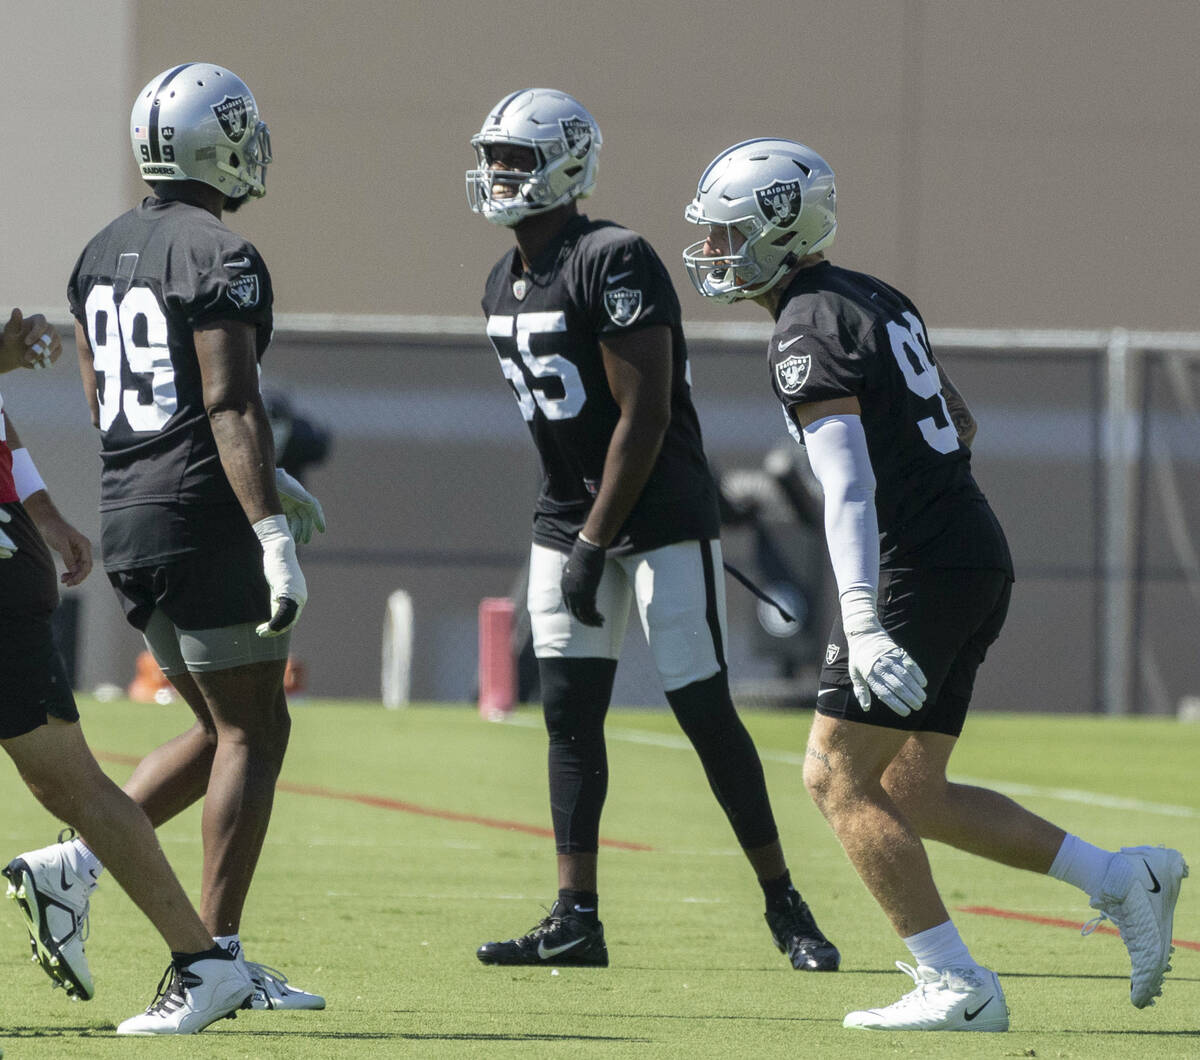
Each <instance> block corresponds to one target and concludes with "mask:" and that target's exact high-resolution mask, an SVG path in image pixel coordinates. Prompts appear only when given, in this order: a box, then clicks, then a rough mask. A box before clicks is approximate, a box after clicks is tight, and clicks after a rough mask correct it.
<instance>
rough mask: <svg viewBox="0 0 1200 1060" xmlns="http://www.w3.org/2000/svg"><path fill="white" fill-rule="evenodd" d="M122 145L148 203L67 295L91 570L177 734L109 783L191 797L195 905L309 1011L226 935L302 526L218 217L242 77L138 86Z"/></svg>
mask: <svg viewBox="0 0 1200 1060" xmlns="http://www.w3.org/2000/svg"><path fill="white" fill-rule="evenodd" d="M130 137H131V142H132V146H133V153H134V158H135V160H136V161H137V163H138V166H139V169H140V172H141V175H142V177H143V179H144V180H146V181H147V182H148V183H149V185H150V187H151V189H152V190H153V195H151V196H150V197H148V198H146V199H144V200H143V201H142V202H141V204H140V205H138V206H136V207H134V208H133V209H132V210H130V211H128V212H127V213H125V214H122V215H121V216H120V217H118V218H117V219H116V220H114V221H113V222H112V223H110V224H109V225H107V226H106V227H105V228H104V229H102V230H101V231H100V232H99V233H98V234H97V235H96V236H94V237H93V238H92V239H91V241H90V242H89V243H88V244H87V246H86V247H85V248H84V250H83V253H82V254H81V255H80V257H79V261H78V262H77V263H76V266H75V269H74V272H73V273H72V275H71V279H70V283H69V285H68V290H67V296H68V300H69V302H70V306H71V312H72V313H73V314H74V316H75V319H76V343H77V346H78V350H79V364H80V371H81V374H82V378H83V384H84V390H85V393H86V395H87V399H88V403H89V405H90V407H91V411H92V422H93V423H94V424H95V426H97V427H98V428H99V429H100V439H101V454H100V455H101V464H102V469H101V480H100V483H101V485H100V509H101V547H102V553H103V559H104V566H105V570H106V572H107V574H108V577H109V580H110V581H111V582H112V584H113V587H114V588H115V589H116V592H117V596H118V598H119V600H120V602H121V605H122V607H123V608H124V610H125V614H126V616H127V618H128V620H129V622H130V623H131V624H132V625H133V626H134V627H136V628H137V629H139V630H141V631H142V633H143V634H144V636H145V640H146V644H147V646H148V648H149V649H150V651H151V652H152V653H153V654H154V657H155V659H156V660H157V661H158V664H159V666H160V667H161V668H162V670H163V672H164V673H165V674H166V676H167V677H168V678H170V680H171V683H172V684H173V685H174V686H175V688H176V690H177V691H178V692H179V694H180V695H181V696H182V697H183V698H184V699H185V700H186V701H187V703H188V705H189V706H190V707H191V709H192V711H193V712H194V714H195V715H196V724H195V725H194V726H193V727H192V728H191V729H189V730H188V731H187V732H184V733H182V734H181V735H180V736H178V737H176V738H175V739H174V740H172V741H170V742H169V743H167V744H165V745H163V746H162V747H160V748H158V749H157V750H155V751H153V752H151V753H150V754H149V755H148V756H147V757H146V758H144V759H143V760H142V762H141V763H140V764H139V765H138V767H137V768H136V769H135V770H134V773H133V776H132V777H131V778H130V780H129V782H128V783H127V784H126V786H125V790H126V791H127V792H128V793H129V794H130V795H131V796H132V797H133V799H134V800H135V801H136V802H137V803H138V804H139V805H141V806H142V807H143V809H144V810H145V811H146V814H147V816H148V817H149V818H150V820H151V821H152V822H153V823H154V824H155V825H156V826H157V825H159V824H161V823H162V822H163V821H166V820H168V819H169V818H171V817H173V816H174V815H175V814H177V813H179V812H180V811H181V810H183V809H185V808H186V807H188V806H190V805H191V804H192V803H194V802H196V801H197V800H199V799H203V800H204V813H203V817H202V819H201V829H202V835H203V844H204V867H203V879H202V887H201V909H200V912H201V916H202V918H203V920H204V923H205V925H206V926H207V927H208V929H209V931H210V932H211V934H212V936H213V938H214V939H215V940H216V941H217V942H218V943H220V944H221V945H223V946H225V947H226V948H227V949H229V950H230V951H231V952H233V953H234V954H235V955H236V956H237V959H238V960H239V961H241V962H243V963H244V964H245V967H247V969H248V970H249V974H250V975H251V977H252V978H253V979H254V981H255V984H256V987H257V989H256V991H255V995H254V997H253V999H252V1002H251V1007H254V1008H322V1007H324V1000H323V999H322V998H320V997H318V996H317V995H314V994H308V993H305V992H304V991H300V990H296V989H294V988H292V987H289V986H288V985H287V984H286V980H285V979H284V978H283V977H282V976H278V975H277V974H275V973H273V972H272V971H271V970H270V969H269V968H268V967H266V966H263V965H258V964H254V963H251V962H245V960H244V955H243V954H242V948H241V942H240V938H239V929H240V921H241V916H242V908H243V905H244V903H245V899H246V893H247V891H248V890H249V888H250V883H251V879H252V878H253V875H254V869H255V865H256V864H257V861H258V857H259V853H260V851H261V848H262V843H263V839H264V837H265V835H266V831H267V825H268V823H269V821H270V816H271V804H272V800H273V798H274V794H275V781H276V778H277V776H278V774H279V769H280V767H281V765H282V763H283V757H284V752H285V750H286V748H287V742H288V732H289V728H290V724H291V723H290V719H289V717H288V708H287V702H286V699H285V697H284V691H283V675H284V667H285V664H286V660H287V654H288V640H289V637H288V631H289V630H290V629H291V628H292V626H293V625H294V624H295V622H296V620H297V618H298V617H299V615H300V611H301V608H302V607H303V606H304V603H305V600H306V598H307V588H306V586H305V582H304V575H303V573H302V572H301V570H300V566H299V563H298V562H297V559H296V546H295V541H294V540H293V532H292V530H291V529H290V528H289V515H290V516H291V517H292V518H291V522H292V523H293V524H294V525H295V526H296V527H297V529H299V528H300V525H301V524H303V523H305V522H307V524H308V526H309V527H311V525H312V524H313V522H320V518H319V516H320V513H319V506H317V504H316V501H315V500H314V498H312V497H311V496H310V495H309V494H307V493H306V492H305V491H304V490H303V488H302V487H300V486H299V485H298V484H296V483H295V482H294V481H293V480H291V479H290V478H289V477H288V476H286V475H283V474H282V473H278V472H277V471H276V469H275V466H274V464H275V461H274V453H273V446H272V440H271V429H270V424H269V422H268V419H267V415H266V412H265V410H264V408H263V402H262V397H261V394H260V392H259V362H260V360H261V359H262V356H263V354H264V353H265V351H266V348H267V344H268V343H269V341H270V338H271V329H272V312H271V303H272V291H271V278H270V274H269V273H268V271H267V267H266V265H265V264H264V262H263V260H262V258H261V256H260V255H259V253H258V251H257V250H256V249H255V248H254V246H252V245H251V244H250V243H249V242H248V241H247V240H245V239H244V238H242V237H241V236H239V235H237V234H235V233H234V232H232V231H230V230H229V229H228V228H227V227H226V226H225V225H224V224H223V223H222V220H221V218H222V214H223V213H224V212H225V211H229V210H233V209H236V208H238V207H240V206H241V205H242V204H243V203H245V202H246V201H248V200H250V199H254V198H259V197H261V196H262V195H264V194H265V192H266V186H265V179H266V166H267V164H268V163H269V162H270V161H271V153H270V138H269V135H268V132H267V127H266V125H265V124H264V123H263V122H262V121H261V120H260V119H259V112H258V106H257V104H256V103H255V100H254V97H253V95H251V93H250V90H249V89H248V88H247V87H246V85H245V83H244V82H243V81H242V80H241V78H239V77H237V75H235V74H233V73H231V72H230V71H229V70H226V69H224V68H222V67H219V66H215V65H212V64H209V63H183V64H182V65H179V66H175V67H173V68H171V69H169V70H166V71H164V72H163V73H161V74H159V75H158V76H157V77H155V78H154V79H153V80H152V81H150V83H149V84H147V85H146V87H145V88H144V89H142V91H141V92H140V93H139V94H138V97H137V99H136V100H135V101H134V105H133V111H132V114H131V117H130ZM309 532H311V530H310V531H309ZM86 838H87V837H86V835H85V836H84V839H86ZM23 859H24V860H25V861H26V863H28V864H30V865H31V866H32V867H33V868H34V869H35V871H36V873H37V880H38V883H39V886H41V885H42V883H43V882H44V884H45V886H46V887H47V888H51V887H53V885H54V880H55V879H57V876H58V870H59V867H60V865H67V866H69V867H71V868H73V869H75V870H76V871H77V872H78V875H79V876H80V877H82V878H84V879H86V878H88V875H89V873H91V872H93V871H94V870H96V869H98V867H99V866H98V863H97V861H96V858H95V856H94V854H93V853H92V851H91V850H89V849H88V847H87V845H86V844H85V843H84V842H83V841H82V840H80V839H76V840H73V841H71V842H68V843H63V844H59V845H57V846H52V847H48V848H45V849H44V850H42V851H35V852H31V853H30V854H26V855H23ZM188 989H189V986H188V983H187V982H186V981H184V980H183V979H181V978H179V977H176V980H175V983H174V984H173V987H172V989H171V990H169V991H167V993H166V994H165V996H164V997H162V998H160V999H159V1001H158V1002H157V1003H156V1004H155V1005H152V1006H151V1007H150V1009H148V1010H147V1012H146V1013H145V1014H144V1015H143V1016H142V1017H141V1018H140V1023H139V1024H138V1027H137V1028H135V1029H136V1031H137V1032H138V1033H152V1034H157V1033H178V1030H179V1027H180V1025H181V1016H180V1013H181V1012H183V1011H184V1010H185V1009H186V1007H187V1006H186V1004H183V1003H181V1000H180V996H181V995H182V996H184V997H186V996H187V991H188Z"/></svg>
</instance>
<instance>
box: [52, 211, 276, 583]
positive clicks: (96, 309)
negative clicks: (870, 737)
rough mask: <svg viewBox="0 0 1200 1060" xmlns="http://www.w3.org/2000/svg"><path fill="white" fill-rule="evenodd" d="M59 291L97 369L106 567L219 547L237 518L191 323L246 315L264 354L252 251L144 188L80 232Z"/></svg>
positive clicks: (265, 326) (267, 286) (265, 303)
mask: <svg viewBox="0 0 1200 1060" xmlns="http://www.w3.org/2000/svg"><path fill="white" fill-rule="evenodd" d="M67 297H68V300H69V302H70V306H71V312H72V314H73V315H74V316H75V318H76V319H77V320H79V321H80V322H81V323H82V324H83V326H84V328H85V329H86V330H87V334H88V339H89V341H90V343H91V347H92V353H93V356H94V364H95V369H96V384H97V397H98V398H99V403H100V432H101V452H100V457H101V462H102V471H101V479H100V511H101V513H102V514H101V524H102V525H101V531H102V544H103V552H104V562H105V566H106V567H108V568H109V569H112V570H120V569H124V568H128V567H135V566H143V565H146V564H149V563H154V562H159V561H161V560H163V559H165V558H168V557H170V556H173V555H180V554H182V553H185V552H189V551H195V550H198V549H203V548H204V547H205V545H206V543H210V544H209V545H208V547H213V546H215V544H217V543H218V542H219V541H220V536H221V535H220V532H219V528H220V527H221V526H222V525H223V524H227V523H230V522H232V524H233V525H238V520H239V517H240V522H241V523H245V521H246V520H245V517H244V515H242V514H241V508H240V506H239V505H238V503H237V499H236V497H235V496H234V493H233V490H232V488H231V487H230V485H229V480H228V479H227V478H226V476H225V472H224V470H223V469H222V467H221V462H220V458H219V456H218V453H217V447H216V443H215V441H214V440H213V435H212V429H211V428H210V426H209V423H208V417H207V416H206V414H205V411H204V401H203V394H202V388H201V380H200V369H199V364H198V362H197V360H196V348H195V344H194V342H193V332H194V330H195V329H196V328H197V327H198V326H200V325H202V324H205V323H210V322H212V321H217V320H233V321H239V322H244V323H247V324H250V325H252V326H253V327H254V328H255V331H256V333H257V355H258V357H259V359H260V360H261V358H262V355H263V353H264V352H265V350H266V348H267V344H268V343H269V342H270V339H271V329H272V316H271V303H272V298H273V296H272V290H271V277H270V274H269V273H268V272H267V267H266V265H265V264H264V263H263V260H262V258H261V257H260V256H259V254H258V251H257V250H255V249H254V247H253V246H252V245H251V244H250V243H248V242H247V241H246V240H245V239H243V238H242V237H241V236H238V235H236V234H234V233H233V232H231V231H230V230H229V229H228V228H226V227H225V226H224V225H223V224H222V223H221V221H220V220H218V219H217V218H216V217H214V216H213V215H212V214H210V213H209V212H208V211H207V210H203V209H201V208H200V207H197V206H192V205H190V204H188V203H183V202H178V201H164V200H161V199H156V198H148V199H145V200H144V201H143V202H142V203H141V204H140V205H139V206H137V207H135V208H134V209H132V210H130V211H129V212H128V213H126V214H123V215H122V216H120V217H118V218H117V219H116V220H115V221H113V222H112V223H111V224H109V225H108V226H107V227H106V228H104V229H103V230H102V231H101V232H100V233H99V234H98V235H96V236H95V237H94V238H93V239H92V241H91V242H90V243H88V245H87V246H86V247H85V248H84V250H83V253H82V254H81V255H80V257H79V261H78V262H77V263H76V265H75V270H74V272H73V273H72V274H71V280H70V283H69V285H68V288H67ZM239 529H240V527H239Z"/></svg>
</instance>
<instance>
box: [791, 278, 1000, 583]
mask: <svg viewBox="0 0 1200 1060" xmlns="http://www.w3.org/2000/svg"><path fill="white" fill-rule="evenodd" d="M768 359H769V361H770V367H771V384H772V386H773V387H774V388H775V394H776V396H777V397H778V398H779V400H780V401H781V402H782V403H783V407H784V412H785V414H786V416H787V419H788V426H789V428H790V429H791V430H792V432H793V434H795V435H796V436H797V438H798V439H800V440H802V435H801V434H800V432H799V431H798V430H797V429H796V426H795V421H794V420H793V417H792V414H791V411H790V410H791V409H792V408H794V407H795V406H798V405H805V404H809V403H810V402H814V401H828V400H831V399H834V398H841V397H849V396H853V397H856V398H858V401H859V404H860V406H861V408H862V425H863V431H864V433H865V434H866V438H867V451H868V453H869V455H870V458H871V467H872V468H873V470H874V472H875V507H876V511H877V513H878V516H879V538H880V562H881V565H882V567H883V568H885V569H906V568H908V569H911V568H918V567H975V568H985V569H990V568H995V569H1000V570H1005V571H1007V572H1008V573H1009V574H1010V575H1011V574H1012V560H1011V558H1010V557H1009V552H1008V545H1007V544H1006V542H1005V539H1004V533H1003V531H1002V530H1001V528H1000V524H999V522H998V521H997V520H996V517H995V515H994V514H993V513H992V510H991V508H990V507H989V505H988V503H987V500H986V499H985V498H984V495H983V493H982V492H981V490H980V489H979V486H978V485H977V484H976V482H975V478H974V476H973V475H972V474H971V452H970V450H969V449H968V448H967V447H966V446H965V445H963V444H962V443H961V442H960V441H959V438H958V434H957V432H956V431H955V429H954V424H953V423H952V422H951V419H950V413H949V410H948V409H947V407H946V400H945V398H944V397H943V395H942V388H941V379H940V377H939V375H938V370H937V361H936V360H935V358H934V355H933V349H932V348H931V346H930V343H929V338H928V335H927V334H926V331H925V324H924V322H923V321H922V320H921V316H920V314H919V313H918V312H917V308H916V306H914V305H913V303H912V302H911V301H909V299H908V298H906V297H905V296H904V295H903V294H901V293H900V292H899V291H897V290H896V289H895V288H893V287H889V286H888V285H887V284H885V283H883V282H882V281H880V280H877V279H876V278H875V277H873V276H868V275H865V274H863V273H857V272H851V271H849V270H848V269H842V268H839V267H837V266H835V265H832V264H830V263H829V262H822V263H820V264H818V265H814V266H812V267H811V268H806V269H802V270H800V272H799V273H798V274H797V275H796V277H795V279H794V280H793V281H792V282H791V283H790V284H789V286H788V288H787V290H786V291H785V292H784V295H783V298H782V299H781V301H780V304H779V309H778V313H777V316H776V323H775V331H774V334H773V335H772V337H771V341H770V346H769V348H768Z"/></svg>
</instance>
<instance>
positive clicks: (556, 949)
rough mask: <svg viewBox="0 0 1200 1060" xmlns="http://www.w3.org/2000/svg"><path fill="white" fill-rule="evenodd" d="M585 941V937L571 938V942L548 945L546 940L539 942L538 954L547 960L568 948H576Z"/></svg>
mask: <svg viewBox="0 0 1200 1060" xmlns="http://www.w3.org/2000/svg"><path fill="white" fill-rule="evenodd" d="M582 941H583V938H582V937H580V938H577V939H571V941H570V942H564V943H563V944H562V945H561V946H547V945H546V943H545V940H543V941H541V942H539V943H538V951H537V952H538V956H539V957H540V958H541V959H542V960H543V961H547V960H549V959H550V958H551V957H557V956H558V955H559V954H560V953H566V952H567V950H570V949H574V948H575V947H576V946H578V945H579V944H580V943H581V942H582Z"/></svg>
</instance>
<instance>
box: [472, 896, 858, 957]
mask: <svg viewBox="0 0 1200 1060" xmlns="http://www.w3.org/2000/svg"><path fill="white" fill-rule="evenodd" d="M835 952H836V951H835ZM475 956H476V957H478V958H479V959H480V960H481V961H482V962H483V963H484V964H545V965H551V966H563V967H565V966H566V965H573V966H576V967H584V968H607V967H608V947H607V946H605V945H604V925H603V924H601V923H600V921H598V920H597V921H596V923H595V924H588V923H587V922H586V921H584V920H583V919H582V918H581V917H578V916H575V915H574V914H573V913H568V912H567V911H566V910H565V909H564V908H563V905H562V903H561V902H557V901H556V902H555V903H554V905H553V906H552V907H551V909H550V915H549V916H548V917H546V918H545V919H544V920H542V921H541V922H540V923H539V924H538V925H537V927H535V928H533V929H532V930H531V931H530V932H529V933H528V934H526V935H522V936H521V937H520V938H516V939H509V940H508V941H507V942H485V943H484V944H483V945H482V946H480V947H479V949H478V950H476V951H475Z"/></svg>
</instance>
